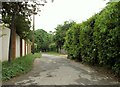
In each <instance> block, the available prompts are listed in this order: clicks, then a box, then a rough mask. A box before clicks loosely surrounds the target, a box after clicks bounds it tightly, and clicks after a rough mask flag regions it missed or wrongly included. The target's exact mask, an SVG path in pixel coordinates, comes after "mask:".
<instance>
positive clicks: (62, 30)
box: [53, 21, 75, 50]
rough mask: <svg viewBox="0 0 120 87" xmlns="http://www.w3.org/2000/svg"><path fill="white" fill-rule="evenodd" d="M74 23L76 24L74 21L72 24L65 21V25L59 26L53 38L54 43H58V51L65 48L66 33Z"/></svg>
mask: <svg viewBox="0 0 120 87" xmlns="http://www.w3.org/2000/svg"><path fill="white" fill-rule="evenodd" d="M74 23H75V22H74V21H72V22H68V21H65V22H64V24H63V25H58V26H57V28H56V32H55V35H54V37H53V38H54V42H55V43H56V47H57V50H58V49H61V48H62V47H63V45H64V42H65V36H66V32H67V31H68V30H69V28H70V27H71V26H72V25H73V24H74Z"/></svg>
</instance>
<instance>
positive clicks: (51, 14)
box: [35, 0, 107, 32]
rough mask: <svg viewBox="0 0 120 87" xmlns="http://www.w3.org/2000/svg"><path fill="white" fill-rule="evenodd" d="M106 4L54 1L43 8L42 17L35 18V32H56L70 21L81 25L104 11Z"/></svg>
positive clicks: (93, 0) (87, 0)
mask: <svg viewBox="0 0 120 87" xmlns="http://www.w3.org/2000/svg"><path fill="white" fill-rule="evenodd" d="M106 3H107V1H104V0H54V3H50V2H49V3H47V4H46V5H45V6H44V7H43V8H42V11H41V13H40V16H38V15H36V16H35V30H37V29H44V30H46V31H47V32H49V31H54V28H56V26H57V25H58V24H63V22H64V21H69V20H74V21H76V22H77V23H81V22H82V21H85V20H86V19H88V18H90V17H91V16H92V15H94V14H95V13H98V12H99V11H100V10H102V9H103V8H104V7H105V6H106Z"/></svg>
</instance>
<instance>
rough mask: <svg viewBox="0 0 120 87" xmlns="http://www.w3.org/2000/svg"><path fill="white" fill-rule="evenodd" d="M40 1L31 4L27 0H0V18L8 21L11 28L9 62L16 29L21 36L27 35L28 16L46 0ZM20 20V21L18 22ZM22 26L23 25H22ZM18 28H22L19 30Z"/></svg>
mask: <svg viewBox="0 0 120 87" xmlns="http://www.w3.org/2000/svg"><path fill="white" fill-rule="evenodd" d="M41 2H42V1H37V0H36V1H33V2H32V4H30V3H28V2H12V3H10V2H2V6H3V7H2V20H3V22H4V23H8V24H9V25H10V26H9V28H10V29H11V33H10V43H9V57H8V61H9V62H10V61H11V59H12V55H13V53H14V52H13V51H14V50H13V42H14V39H13V38H14V34H15V32H16V31H17V33H19V35H21V34H22V35H21V36H22V37H24V38H25V37H27V35H28V31H29V28H30V26H29V25H30V21H29V17H30V16H31V15H32V14H34V13H35V11H37V12H38V11H40V9H39V6H41V5H42V6H44V3H46V0H43V4H41ZM20 21H22V22H20ZM22 26H24V27H22ZM18 28H22V29H21V30H20V29H18Z"/></svg>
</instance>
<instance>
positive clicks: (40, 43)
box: [35, 29, 52, 52]
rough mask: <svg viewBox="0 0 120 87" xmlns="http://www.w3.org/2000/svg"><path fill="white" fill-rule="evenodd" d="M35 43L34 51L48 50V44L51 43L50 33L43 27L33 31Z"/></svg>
mask: <svg viewBox="0 0 120 87" xmlns="http://www.w3.org/2000/svg"><path fill="white" fill-rule="evenodd" d="M35 43H36V45H37V47H36V51H38V52H39V51H44V52H46V51H49V46H50V44H51V43H52V35H51V34H49V33H47V32H46V31H45V30H43V29H38V30H36V31H35Z"/></svg>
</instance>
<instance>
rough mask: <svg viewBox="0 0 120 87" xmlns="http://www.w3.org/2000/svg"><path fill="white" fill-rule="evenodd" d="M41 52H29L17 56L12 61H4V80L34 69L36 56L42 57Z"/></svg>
mask: <svg viewBox="0 0 120 87" xmlns="http://www.w3.org/2000/svg"><path fill="white" fill-rule="evenodd" d="M40 56H41V54H40V53H35V54H29V55H27V56H24V57H20V58H17V59H15V60H13V61H12V62H11V63H8V62H7V61H5V62H2V80H3V81H4V80H9V79H11V78H13V77H15V76H18V75H21V74H24V73H27V72H29V71H30V70H31V69H32V66H33V62H34V59H35V58H40Z"/></svg>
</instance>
